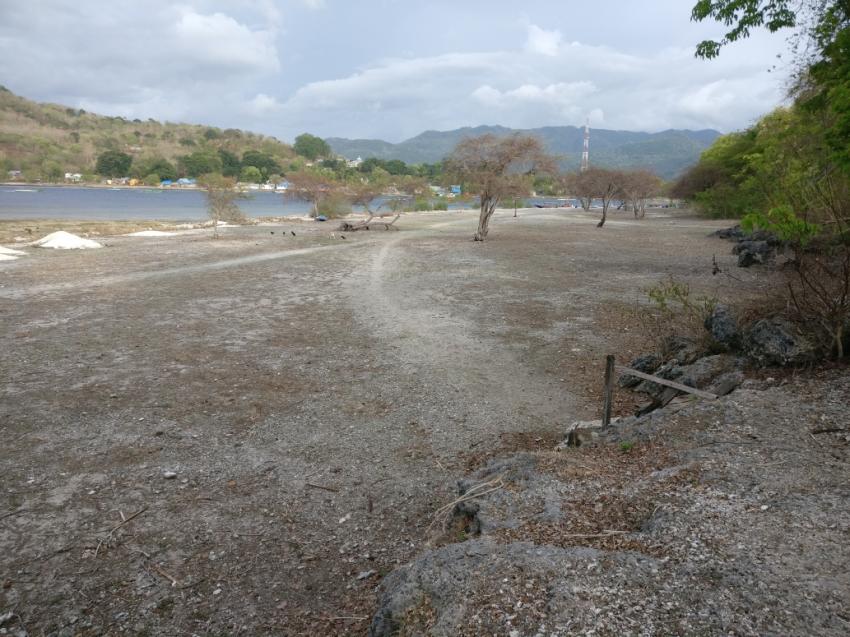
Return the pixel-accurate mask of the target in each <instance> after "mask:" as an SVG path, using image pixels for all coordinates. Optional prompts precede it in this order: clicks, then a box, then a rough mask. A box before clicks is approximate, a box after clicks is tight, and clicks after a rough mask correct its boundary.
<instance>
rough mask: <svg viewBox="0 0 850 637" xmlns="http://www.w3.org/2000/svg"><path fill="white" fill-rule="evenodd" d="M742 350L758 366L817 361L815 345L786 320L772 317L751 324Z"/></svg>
mask: <svg viewBox="0 0 850 637" xmlns="http://www.w3.org/2000/svg"><path fill="white" fill-rule="evenodd" d="M744 350H745V351H746V353H747V356H749V357H750V358H751V359H752V360H753V361H755V362H756V363H758V364H759V365H762V366H770V365H779V366H783V367H784V366H795V365H804V364H806V363H811V362H814V361H815V360H817V358H818V354H819V352H818V348H817V346H816V345H815V344H814V343H813V342H812V341H811V340H809V339H808V338H807V337H806V336H805V335H803V334H802V333H801V332H800V330H799V329H798V328H797V327H796V326H794V325H793V324H792V323H791V322H790V321H788V320H786V319H783V318H780V317H773V318H767V319H761V320H759V321H756V322H755V323H753V324H752V325H751V326H750V327H749V329H747V331H746V333H745V334H744Z"/></svg>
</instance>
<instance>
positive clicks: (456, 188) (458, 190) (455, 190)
mask: <svg viewBox="0 0 850 637" xmlns="http://www.w3.org/2000/svg"><path fill="white" fill-rule="evenodd" d="M449 190H450V191H451V193H452V194H453V195H459V194H461V190H462V189H461V187H460V186H449Z"/></svg>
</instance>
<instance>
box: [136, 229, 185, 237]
mask: <svg viewBox="0 0 850 637" xmlns="http://www.w3.org/2000/svg"><path fill="white" fill-rule="evenodd" d="M176 234H177V233H176V232H163V231H162V230H140V231H139V232H131V233H130V234H125V235H124V236H125V237H173V236H174V235H176Z"/></svg>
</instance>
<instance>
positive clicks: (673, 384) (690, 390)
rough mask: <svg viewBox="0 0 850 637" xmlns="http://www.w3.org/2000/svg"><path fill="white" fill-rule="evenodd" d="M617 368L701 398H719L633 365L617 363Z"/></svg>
mask: <svg viewBox="0 0 850 637" xmlns="http://www.w3.org/2000/svg"><path fill="white" fill-rule="evenodd" d="M616 370H617V371H618V372H619V373H620V374H624V375H627V376H637V377H638V378H642V379H644V380H649V381H652V382H653V383H658V384H659V385H664V386H665V387H672V388H673V389H678V390H679V391H683V392H687V393H688V394H693V395H694V396H699V397H700V398H708V399H709V400H717V399H718V398H719V396H718V395H717V394H712V393H711V392H707V391H702V390H701V389H696V388H694V387H688V386H687V385H682V384H681V383H676V382H673V381H672V380H667V379H666V378H659V377H658V376H653V375H652V374H644V373H643V372H639V371H637V370H636V369H632V368H631V367H623V366H622V365H617V366H616Z"/></svg>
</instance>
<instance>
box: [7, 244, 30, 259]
mask: <svg viewBox="0 0 850 637" xmlns="http://www.w3.org/2000/svg"><path fill="white" fill-rule="evenodd" d="M0 254H5V255H6V256H11V257H25V256H26V255H27V253H26V252H24V251H23V250H14V249H12V248H4V247H3V246H0Z"/></svg>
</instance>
